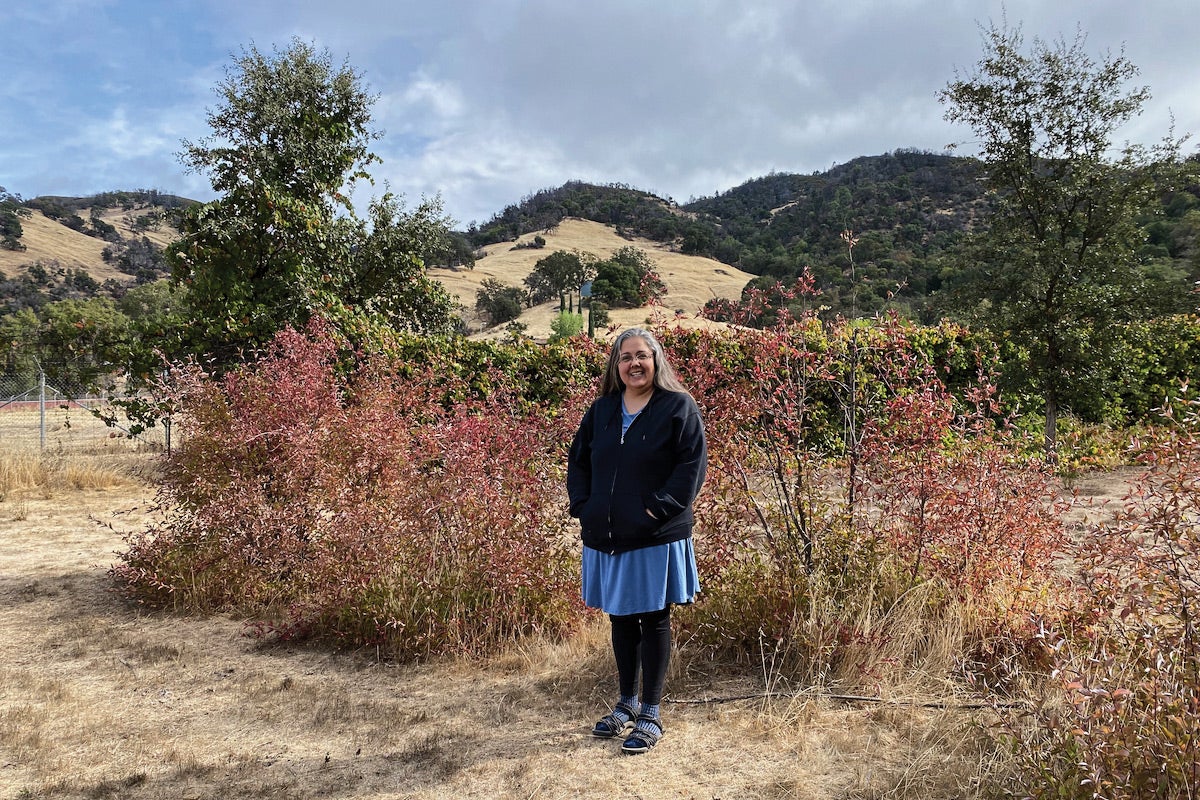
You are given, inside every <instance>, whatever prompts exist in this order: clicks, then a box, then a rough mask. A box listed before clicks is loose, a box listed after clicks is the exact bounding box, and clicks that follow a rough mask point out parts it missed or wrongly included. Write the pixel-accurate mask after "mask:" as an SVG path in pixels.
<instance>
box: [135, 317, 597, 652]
mask: <svg viewBox="0 0 1200 800" xmlns="http://www.w3.org/2000/svg"><path fill="white" fill-rule="evenodd" d="M342 348H343V343H342V342H341V341H339V339H338V338H337V337H336V336H335V335H334V334H333V333H331V332H330V330H329V329H328V328H327V327H326V326H325V325H323V324H322V323H320V322H317V323H314V324H313V325H312V326H311V327H310V329H309V330H308V331H307V332H306V333H305V334H302V333H299V332H296V331H291V330H289V331H285V332H283V333H281V334H280V335H279V336H278V337H277V338H276V340H275V342H274V344H273V347H272V349H271V350H270V352H269V353H267V354H266V355H265V357H263V358H261V359H260V360H259V361H257V362H256V363H255V364H253V365H250V366H245V367H240V368H238V369H235V370H233V371H231V372H229V373H228V374H225V375H223V376H221V377H213V376H211V375H208V374H206V373H205V372H204V371H203V370H202V369H200V368H199V367H198V366H197V365H195V364H190V365H185V366H181V367H179V368H178V369H176V370H175V371H174V374H173V376H172V378H171V381H170V383H169V385H168V386H166V387H164V390H165V391H167V392H169V394H170V396H171V398H172V403H173V404H174V405H175V407H176V408H177V409H178V412H177V425H178V427H179V428H181V429H182V430H183V431H184V432H185V436H184V444H183V445H182V446H181V447H180V448H179V449H178V450H177V452H176V453H175V454H174V455H173V456H172V457H171V459H170V460H169V462H168V464H167V466H166V469H165V478H164V483H163V488H162V493H161V498H160V500H161V506H162V508H163V510H164V512H165V513H166V517H165V520H164V521H163V522H162V523H161V524H159V525H157V526H156V527H154V528H152V529H150V530H147V531H144V532H142V533H139V534H136V535H134V536H131V537H130V539H129V542H128V545H129V547H128V550H127V551H126V552H125V553H124V554H122V556H121V559H122V563H121V564H119V565H117V567H116V568H115V569H114V575H115V577H116V578H117V579H118V581H119V582H120V583H121V585H122V586H123V587H124V589H125V591H126V592H127V593H128V594H129V596H130V597H132V598H134V599H136V600H137V601H139V602H144V603H148V604H153V605H159V606H173V607H185V608H196V609H204V610H226V611H231V612H234V613H237V614H241V615H244V616H245V617H246V618H247V619H249V620H251V621H252V622H253V627H254V629H255V630H257V631H258V632H260V633H263V634H268V635H273V636H280V637H299V636H322V637H326V638H329V637H333V638H336V639H338V640H341V641H344V642H346V643H347V644H350V645H375V646H377V647H379V648H380V649H381V650H382V651H384V652H386V653H388V654H391V655H394V656H398V657H414V656H421V655H427V654H437V653H447V652H456V653H467V654H478V653H483V652H487V651H488V650H489V649H491V648H493V647H495V646H496V645H497V644H498V643H500V642H505V641H508V640H511V639H512V638H513V637H517V636H520V635H523V634H528V633H531V632H535V631H536V632H541V633H545V634H548V635H551V636H554V635H561V634H563V633H564V632H566V631H568V630H570V629H571V628H572V626H573V625H574V623H575V620H576V617H577V610H578V603H579V601H578V599H577V597H578V586H577V582H578V578H577V575H576V570H575V568H574V566H573V564H574V551H573V547H572V545H573V537H572V536H571V530H570V529H571V525H570V520H569V519H568V518H567V516H566V511H565V503H564V502H562V501H561V494H562V490H561V488H560V487H561V484H562V483H563V466H562V465H563V463H564V458H565V447H566V442H568V441H569V431H570V430H571V426H572V425H574V424H575V423H574V422H571V419H572V418H574V417H575V411H573V410H571V411H565V410H563V409H562V408H561V407H549V408H547V407H542V406H540V405H539V404H537V403H533V402H528V401H527V399H524V396H523V395H522V390H523V388H524V387H522V386H520V385H518V384H517V383H516V382H515V381H514V380H513V376H514V374H516V372H517V371H515V370H509V371H504V370H499V369H490V368H489V367H487V366H486V364H481V365H480V368H481V370H482V372H483V374H479V372H476V373H475V374H472V375H471V376H470V380H468V379H467V378H465V377H463V376H461V375H459V374H458V371H457V368H456V365H455V364H454V363H453V360H452V359H449V358H444V357H443V356H442V355H441V354H440V353H439V352H438V351H437V349H436V348H431V349H429V350H427V351H425V352H424V356H423V357H422V358H415V357H413V354H412V353H411V352H406V355H407V358H405V360H404V361H403V363H400V362H397V361H395V360H394V359H392V358H389V357H387V356H382V355H380V356H373V357H369V358H368V357H362V358H360V359H359V366H358V367H357V368H355V369H353V370H347V368H346V367H345V365H344V363H343V361H344V358H343V357H342ZM403 350H404V348H403V347H402V346H400V345H397V346H396V347H395V348H393V352H401V351H403ZM580 375H581V376H583V375H586V373H584V372H581V373H580ZM559 379H561V376H560V378H559ZM580 380H584V378H583V377H581V378H580ZM587 380H590V378H588V379H587ZM471 382H474V385H472V384H471ZM482 387H486V389H484V388H482Z"/></svg>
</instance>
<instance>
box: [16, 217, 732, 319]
mask: <svg viewBox="0 0 1200 800" xmlns="http://www.w3.org/2000/svg"><path fill="white" fill-rule="evenodd" d="M137 213H139V212H136V211H135V212H126V211H122V210H121V209H109V210H108V211H107V212H105V213H104V215H103V217H102V218H103V219H104V221H105V222H108V223H109V224H110V225H113V226H114V227H115V228H116V229H117V230H118V231H120V233H121V235H122V236H123V237H125V238H126V239H135V238H140V237H141V236H143V235H144V236H146V237H147V238H149V239H150V241H152V242H154V243H155V244H157V245H159V246H164V245H166V244H168V243H169V242H170V241H171V239H172V238H173V237H174V236H175V235H176V234H175V231H174V230H173V229H171V228H169V227H167V226H162V227H160V228H159V229H158V230H152V231H146V232H144V233H143V232H138V231H134V230H133V227H132V221H133V219H132V217H133V215H136V214H137ZM142 213H145V212H142ZM21 225H22V227H23V228H24V235H23V236H22V238H21V241H22V242H23V243H24V244H25V246H26V248H27V249H26V250H24V251H23V252H13V251H9V250H0V272H2V273H4V274H5V275H8V276H9V277H13V276H16V275H17V274H19V273H20V272H22V271H23V270H24V269H25V268H26V267H28V266H29V265H31V264H34V263H37V262H41V263H42V264H43V265H49V264H50V263H52V262H56V263H57V264H58V266H60V267H61V268H63V269H82V270H84V271H85V272H87V273H88V274H89V275H90V276H91V277H92V278H94V279H95V280H96V281H98V282H103V281H105V280H108V279H110V278H112V279H115V280H117V281H120V282H122V283H132V282H133V280H134V279H133V277H132V276H130V275H126V274H124V273H122V272H119V271H118V270H117V269H115V268H114V267H113V266H112V265H110V264H107V263H105V261H104V259H103V258H102V257H101V253H102V252H103V250H104V248H105V247H106V246H107V245H108V243H107V242H105V241H103V240H101V239H97V238H95V237H92V236H87V235H85V234H83V233H79V232H78V231H74V230H72V229H70V228H68V227H66V226H65V225H62V224H60V223H58V222H56V221H55V220H52V219H48V218H47V217H45V216H43V215H42V213H41V212H40V211H35V212H34V213H33V215H32V216H31V217H29V218H25V219H22V220H21ZM534 235H535V234H533V233H530V234H526V235H525V236H522V237H521V239H520V240H518V241H519V242H521V243H527V242H529V241H531V240H532V239H533V237H534ZM539 235H541V236H542V237H543V238H544V239H545V240H546V246H545V247H544V248H538V249H532V248H521V249H514V245H515V244H516V243H517V242H499V243H497V244H491V245H488V246H487V247H485V248H483V252H484V253H485V255H484V256H483V257H482V258H480V259H479V260H478V261H476V264H475V268H474V269H461V268H460V269H451V268H434V269H431V270H430V271H429V275H430V277H431V278H433V279H435V280H437V281H439V282H440V283H441V284H442V285H443V286H445V287H446V290H447V291H449V292H450V294H451V295H454V296H456V297H457V298H458V302H459V303H460V304H461V305H462V306H463V316H464V319H465V320H466V322H467V325H468V327H469V329H470V330H471V332H472V334H473V336H474V337H475V338H501V337H503V336H505V335H506V331H505V326H503V325H501V326H497V327H495V328H492V329H484V320H482V319H481V318H479V317H478V316H477V315H476V314H475V311H474V309H475V299H476V298H475V293H476V292H477V291H478V290H479V288H480V286H481V285H482V284H483V281H484V280H485V279H487V278H494V279H496V280H498V281H500V282H501V283H503V284H505V285H508V286H517V287H522V288H523V283H522V282H523V281H524V279H525V278H526V277H527V276H528V275H529V274H530V273H531V272H532V271H533V268H534V265H535V264H536V263H537V262H538V260H539V259H541V258H545V257H546V256H548V255H549V254H551V253H553V252H554V251H555V250H578V251H581V252H584V253H589V254H591V255H594V256H596V257H597V258H600V259H605V258H608V257H609V256H611V255H612V254H613V253H614V252H615V251H616V250H619V249H620V248H622V247H627V246H630V245H632V246H634V247H638V248H640V249H642V250H644V251H645V252H646V254H647V255H648V256H649V257H650V260H651V261H652V262H653V263H654V265H655V268H656V269H657V271H658V273H659V275H660V276H661V278H662V280H663V283H664V284H665V285H666V287H667V294H666V295H665V296H664V297H663V298H662V306H661V307H659V308H649V307H644V308H635V309H612V310H610V312H609V316H610V318H611V322H612V324H614V325H616V326H618V327H621V328H624V327H628V326H630V325H642V324H645V323H646V322H647V320H649V319H659V318H662V317H664V316H665V317H666V318H667V319H670V318H673V317H674V316H675V315H676V314H677V313H678V314H680V315H681V324H684V325H700V324H705V323H703V321H699V320H696V319H695V315H696V314H697V312H699V311H700V309H701V308H702V307H703V306H704V304H705V303H706V302H707V301H708V300H710V299H712V298H714V297H723V298H733V299H736V298H738V297H740V296H741V292H742V289H743V288H744V287H745V285H746V283H747V282H749V281H750V279H751V278H753V277H754V276H753V275H750V274H749V273H746V272H742V271H741V270H738V269H736V268H734V267H730V266H728V265H726V264H722V263H720V262H719V261H714V260H712V259H708V258H701V257H698V256H687V255H683V254H681V253H678V252H675V251H673V250H672V249H671V248H670V247H669V246H667V245H664V244H661V243H658V242H652V241H650V240H648V239H626V238H623V237H621V236H619V235H617V232H616V230H615V229H614V228H613V227H612V226H610V225H604V224H601V223H599V222H590V221H588V220H582V219H566V220H564V221H563V222H562V223H560V224H559V225H557V226H555V227H554V228H552V229H550V230H547V231H542V232H541V233H540V234H539ZM557 312H558V302H557V301H554V302H549V303H545V304H543V305H540V306H535V307H534V308H528V309H525V310H524V312H523V313H522V314H521V317H520V320H519V321H520V322H521V323H523V324H525V325H526V326H527V327H526V330H525V333H526V335H528V336H532V337H534V338H536V339H544V338H546V337H548V336H549V335H550V323H551V321H552V320H553V319H554V316H555V314H556V313H557Z"/></svg>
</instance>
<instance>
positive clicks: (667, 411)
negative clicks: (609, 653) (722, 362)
mask: <svg viewBox="0 0 1200 800" xmlns="http://www.w3.org/2000/svg"><path fill="white" fill-rule="evenodd" d="M567 458H568V460H567V494H568V496H569V497H570V501H571V516H573V517H578V518H579V522H580V527H581V528H582V531H583V600H584V603H586V604H587V605H588V606H589V607H591V608H599V609H602V610H603V611H605V612H606V613H607V614H608V615H609V620H610V621H611V623H612V647H613V656H614V657H615V659H616V662H617V674H618V676H619V678H620V698H619V699H618V700H617V702H616V704H615V705H614V706H613V709H612V711H611V712H610V713H609V714H607V715H605V716H604V718H603V719H601V720H600V721H599V722H597V723H596V725H595V727H594V728H592V735H594V736H598V737H602V738H606V739H611V738H616V737H618V736H624V737H625V739H624V742H623V744H622V746H621V749H622V750H623V751H624V752H626V753H644V752H646V751H647V750H649V749H650V748H652V747H654V745H655V744H657V743H658V740H659V739H660V738H661V737H662V735H663V724H662V720H661V718H660V716H659V703H660V702H661V700H662V693H663V683H664V681H665V680H666V676H667V664H668V663H669V660H670V657H671V606H672V604H677V603H690V602H692V600H693V598H694V597H695V595H696V592H697V591H699V589H700V581H699V578H698V576H697V573H696V557H695V551H694V550H693V549H692V522H693V516H692V501H693V500H694V499H695V497H696V493H697V492H698V491H699V490H700V485H701V484H702V483H703V482H704V475H705V471H706V469H707V461H708V452H707V449H706V445H705V441H704V424H703V422H702V421H701V419H700V410H699V409H698V408H697V407H696V402H695V400H693V399H692V396H691V395H690V394H688V392H687V390H686V389H684V388H683V385H682V384H681V383H680V382H679V379H678V378H677V377H676V376H675V371H674V370H673V369H671V365H670V364H668V363H667V360H666V358H665V356H664V355H663V349H662V345H661V344H659V342H658V340H657V339H655V338H654V336H653V335H652V334H651V333H650V332H649V331H645V330H642V329H641V328H632V329H630V330H626V331H624V332H623V333H621V335H620V336H618V337H617V340H616V341H615V342H614V343H613V347H612V351H611V352H610V353H609V356H608V369H607V371H606V372H605V374H604V378H603V380H602V382H601V384H600V397H599V398H597V399H596V401H595V402H593V403H592V406H591V408H589V409H588V410H587V413H585V414H584V416H583V421H582V422H581V423H580V425H579V430H578V432H576V434H575V439H574V441H573V442H572V443H571V450H570V454H569V455H568V457H567ZM639 668H640V669H641V697H640V698H639V696H638V670H639ZM639 699H640V702H639Z"/></svg>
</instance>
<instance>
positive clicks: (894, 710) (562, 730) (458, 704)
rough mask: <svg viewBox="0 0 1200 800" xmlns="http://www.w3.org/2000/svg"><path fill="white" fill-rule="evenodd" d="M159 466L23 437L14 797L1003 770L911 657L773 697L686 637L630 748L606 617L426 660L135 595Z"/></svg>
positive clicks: (10, 791)
mask: <svg viewBox="0 0 1200 800" xmlns="http://www.w3.org/2000/svg"><path fill="white" fill-rule="evenodd" d="M154 471H155V462H154V461H153V457H152V456H148V455H146V454H136V453H131V454H125V455H121V456H118V455H115V454H111V453H109V454H104V455H101V456H92V455H59V456H56V457H48V456H42V455H39V454H36V453H30V452H29V451H28V450H20V451H10V450H8V448H5V447H3V446H0V641H2V642H3V643H4V647H3V648H0V800H17V799H18V798H21V799H24V800H29V799H31V798H110V797H113V798H115V797H120V798H135V799H136V798H146V799H147V800H148V799H150V798H155V799H158V798H161V799H163V800H165V799H166V798H189V799H191V800H197V799H198V798H234V797H255V798H280V799H282V798H317V797H354V798H442V797H454V798H460V799H461V798H496V797H499V798H573V797H590V796H611V797H639V798H706V799H712V798H725V799H726V800H728V799H729V798H751V797H752V798H805V799H808V798H812V799H814V800H815V799H816V798H880V799H882V798H964V797H976V796H980V789H979V785H980V778H981V776H984V775H988V774H994V772H995V770H997V769H1001V768H1002V765H997V764H996V763H995V761H994V759H995V758H996V755H995V754H994V752H993V750H992V749H991V748H990V746H989V744H988V742H987V739H986V737H985V736H983V735H982V733H981V730H982V727H981V726H986V725H987V724H988V722H989V719H988V716H987V714H986V713H985V712H980V711H977V710H972V709H961V708H958V709H956V708H947V709H933V708H922V707H920V706H919V705H911V704H906V703H905V702H904V701H929V700H949V701H950V704H951V705H953V703H954V702H955V701H956V699H957V698H955V697H953V696H950V697H935V696H933V693H932V692H930V690H929V689H924V690H915V689H912V688H906V686H909V687H911V686H912V685H913V684H911V682H909V681H906V679H903V678H896V679H895V680H894V681H892V683H891V685H886V686H881V687H880V689H881V690H882V692H883V693H884V695H885V696H886V697H888V698H889V699H891V700H893V701H898V702H890V703H882V704H881V703H855V702H844V701H839V700H836V699H832V698H829V697H827V696H821V695H819V694H814V693H808V694H805V693H804V692H801V693H799V694H798V695H797V694H795V693H793V694H790V695H789V694H780V695H778V696H775V697H773V698H764V697H762V696H761V693H762V690H763V687H764V686H770V685H773V681H772V678H773V676H772V675H771V674H770V669H769V666H766V667H764V666H759V667H755V666H745V665H742V666H741V667H737V668H734V667H732V666H730V665H715V664H710V663H706V662H705V661H704V659H703V658H700V657H699V656H698V655H697V654H694V653H693V652H692V651H691V650H690V649H689V647H688V643H687V642H686V641H681V642H678V643H677V644H678V653H677V655H676V658H675V661H674V664H673V670H672V675H671V677H670V679H669V681H668V698H667V702H666V704H665V707H664V720H665V723H666V726H667V734H666V736H665V737H664V739H663V741H662V742H661V743H660V744H659V745H658V747H656V748H655V749H654V750H653V751H652V752H650V753H649V754H647V755H644V756H622V755H621V754H620V753H619V750H618V745H617V744H616V743H614V742H609V741H599V740H595V739H593V738H592V737H590V736H589V735H588V730H589V728H590V725H591V723H592V721H593V720H594V719H595V718H597V717H598V716H600V715H601V714H602V713H603V711H604V710H605V706H606V704H607V703H608V702H609V701H610V700H611V699H612V697H613V694H614V690H615V685H614V677H613V675H612V668H611V666H610V656H609V653H608V645H607V642H606V638H605V637H606V625H605V623H604V622H603V620H601V619H596V620H595V621H594V624H593V625H592V626H591V627H589V628H588V629H587V630H586V631H584V632H583V633H582V634H580V635H579V636H578V637H576V638H575V639H573V640H572V641H569V642H567V643H542V642H530V643H525V644H522V645H520V646H516V647H514V648H513V650H512V651H511V652H509V653H507V654H505V655H503V656H501V657H497V658H494V659H491V660H488V661H486V662H460V661H443V662H435V663H421V664H411V663H389V662H385V661H380V660H378V659H377V658H376V657H375V654H374V653H373V652H362V651H357V652H338V651H336V650H334V649H331V648H328V647H316V646H297V645H282V644H269V643H263V642H260V641H256V640H254V639H251V638H248V637H246V636H245V635H244V631H243V626H242V624H241V623H240V622H239V621H238V620H236V619H230V618H227V617H223V616H215V617H195V616H188V615H182V614H173V613H166V612H157V611H147V610H144V609H139V608H136V607H132V606H130V605H129V604H127V603H126V602H125V601H123V600H122V599H121V598H120V597H119V596H117V595H115V594H114V593H113V591H112V586H111V584H110V581H109V579H108V577H107V574H106V570H107V567H108V566H109V565H111V564H112V563H113V562H114V560H115V556H114V554H115V553H116V552H117V551H118V550H120V549H121V547H122V544H123V543H122V532H126V531H132V530H140V529H143V528H144V527H145V526H146V525H147V524H148V523H149V522H150V521H151V515H152V514H153V511H152V502H151V501H152V495H153V475H154ZM80 476H88V477H86V478H81V477H80ZM1080 488H1082V489H1083V491H1084V492H1085V493H1090V494H1092V495H1094V496H1096V497H1105V496H1118V494H1119V492H1120V491H1122V489H1123V486H1122V485H1121V482H1120V480H1118V479H1116V478H1114V479H1107V478H1099V479H1096V480H1094V481H1092V482H1091V483H1089V482H1088V481H1084V482H1082V483H1081V485H1080ZM889 680H891V679H885V682H887V681H889ZM926 685H929V684H928V683H927V684H926ZM756 694H757V695H759V696H758V697H757V698H754V697H752V698H749V699H735V698H744V697H745V696H746V695H756Z"/></svg>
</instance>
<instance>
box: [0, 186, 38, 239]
mask: <svg viewBox="0 0 1200 800" xmlns="http://www.w3.org/2000/svg"><path fill="white" fill-rule="evenodd" d="M31 213H32V212H31V211H30V210H29V209H28V208H26V207H25V206H24V205H22V204H21V196H20V195H17V194H9V193H8V190H6V189H5V188H4V187H3V186H0V248H3V249H5V250H24V249H25V244H24V242H22V241H21V236H23V235H24V233H25V229H24V228H23V227H22V226H21V219H22V217H25V218H28V217H29V215H30V214H31Z"/></svg>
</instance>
